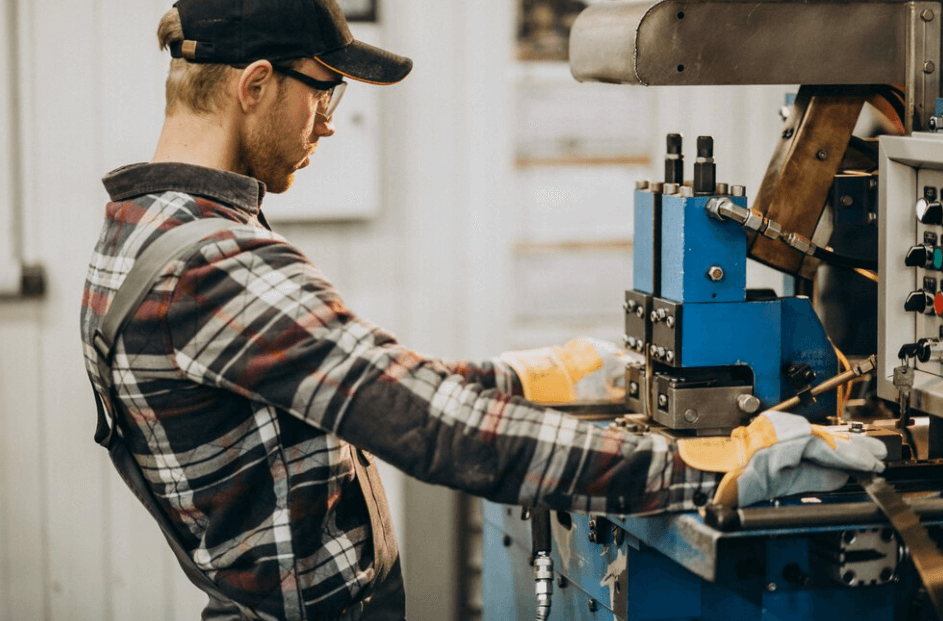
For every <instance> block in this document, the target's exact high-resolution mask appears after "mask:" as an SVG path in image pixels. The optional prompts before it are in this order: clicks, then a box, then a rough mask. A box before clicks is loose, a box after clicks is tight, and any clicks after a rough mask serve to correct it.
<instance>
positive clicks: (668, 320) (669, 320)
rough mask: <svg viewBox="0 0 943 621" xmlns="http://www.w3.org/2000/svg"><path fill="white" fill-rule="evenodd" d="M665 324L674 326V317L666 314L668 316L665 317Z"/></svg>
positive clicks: (670, 326)
mask: <svg viewBox="0 0 943 621" xmlns="http://www.w3.org/2000/svg"><path fill="white" fill-rule="evenodd" d="M665 325H667V326H668V327H669V328H673V327H675V318H674V317H672V316H671V315H668V317H667V318H665Z"/></svg>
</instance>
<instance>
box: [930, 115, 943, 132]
mask: <svg viewBox="0 0 943 621" xmlns="http://www.w3.org/2000/svg"><path fill="white" fill-rule="evenodd" d="M927 126H928V127H929V128H930V129H931V130H932V131H936V130H937V129H938V128H939V126H940V121H939V117H935V116H931V117H930V119H929V120H928V121H927Z"/></svg>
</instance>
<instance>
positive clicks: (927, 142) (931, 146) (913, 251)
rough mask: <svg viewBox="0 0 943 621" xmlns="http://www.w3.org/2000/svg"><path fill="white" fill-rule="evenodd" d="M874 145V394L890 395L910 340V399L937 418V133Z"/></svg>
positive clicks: (940, 188) (941, 388) (941, 230)
mask: <svg viewBox="0 0 943 621" xmlns="http://www.w3.org/2000/svg"><path fill="white" fill-rule="evenodd" d="M881 144H882V146H883V147H884V148H883V149H882V158H881V163H880V168H881V179H882V182H881V197H880V201H881V204H880V210H879V211H880V217H881V220H882V223H881V226H880V227H879V242H878V246H879V269H878V271H879V274H880V281H879V283H878V290H879V302H878V306H879V311H878V313H879V321H878V349H879V352H878V374H879V380H878V395H879V396H880V397H882V398H884V399H888V400H892V401H893V400H894V399H895V395H896V389H895V388H894V386H893V369H894V368H895V367H897V366H899V365H901V364H902V363H901V359H900V358H899V357H898V356H899V354H900V352H901V351H904V349H905V346H907V345H913V346H914V347H912V348H911V351H915V352H918V355H917V356H915V357H914V358H912V359H911V360H910V362H909V364H911V365H914V366H915V368H916V372H915V383H914V388H913V391H912V400H911V405H912V407H914V408H916V409H917V410H919V411H921V412H925V413H927V414H935V415H938V416H943V362H941V358H943V357H941V355H940V354H939V353H938V351H939V350H940V349H941V346H940V345H939V339H940V337H941V335H943V291H941V290H940V289H941V278H943V274H941V272H943V245H941V240H943V203H941V201H940V197H941V196H943V135H938V134H930V133H915V134H913V135H911V136H883V137H882V138H881Z"/></svg>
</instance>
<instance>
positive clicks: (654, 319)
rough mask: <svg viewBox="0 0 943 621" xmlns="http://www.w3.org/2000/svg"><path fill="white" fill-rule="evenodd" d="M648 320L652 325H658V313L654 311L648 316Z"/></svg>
mask: <svg viewBox="0 0 943 621" xmlns="http://www.w3.org/2000/svg"><path fill="white" fill-rule="evenodd" d="M648 318H649V319H651V320H652V323H658V313H656V312H655V311H652V312H651V314H649V315H648Z"/></svg>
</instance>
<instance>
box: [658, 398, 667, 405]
mask: <svg viewBox="0 0 943 621" xmlns="http://www.w3.org/2000/svg"><path fill="white" fill-rule="evenodd" d="M658 405H660V406H661V407H665V406H667V405H668V395H658Z"/></svg>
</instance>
